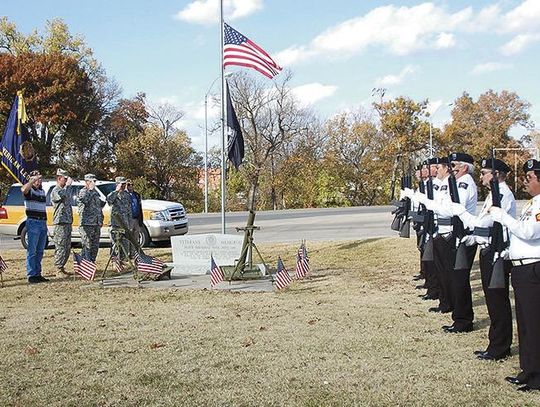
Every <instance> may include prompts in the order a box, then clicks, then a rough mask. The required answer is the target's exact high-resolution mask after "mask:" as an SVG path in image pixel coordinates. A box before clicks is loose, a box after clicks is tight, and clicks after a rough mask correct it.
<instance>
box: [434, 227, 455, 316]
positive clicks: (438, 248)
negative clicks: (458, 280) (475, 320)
mask: <svg viewBox="0 0 540 407" xmlns="http://www.w3.org/2000/svg"><path fill="white" fill-rule="evenodd" d="M455 260H456V239H455V238H454V237H452V236H451V235H448V236H447V238H445V237H443V236H441V235H438V236H437V237H435V239H433V263H434V266H435V267H434V268H435V274H436V276H437V279H438V281H439V288H440V290H439V308H440V309H441V311H443V312H448V311H452V310H453V309H454V296H453V294H452V280H451V278H452V273H453V272H454V263H455Z"/></svg>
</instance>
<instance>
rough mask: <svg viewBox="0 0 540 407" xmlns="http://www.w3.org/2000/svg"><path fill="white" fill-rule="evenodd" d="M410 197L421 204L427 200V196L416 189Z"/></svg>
mask: <svg viewBox="0 0 540 407" xmlns="http://www.w3.org/2000/svg"><path fill="white" fill-rule="evenodd" d="M411 199H413V200H415V201H416V202H418V203H421V204H422V205H425V204H426V201H428V198H427V196H426V195H425V194H423V193H421V192H419V191H416V192H415V193H414V194H413V195H412V197H411Z"/></svg>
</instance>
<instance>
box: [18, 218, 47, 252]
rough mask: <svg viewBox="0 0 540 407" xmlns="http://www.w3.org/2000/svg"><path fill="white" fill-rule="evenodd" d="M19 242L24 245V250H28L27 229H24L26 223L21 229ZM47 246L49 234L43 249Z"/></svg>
mask: <svg viewBox="0 0 540 407" xmlns="http://www.w3.org/2000/svg"><path fill="white" fill-rule="evenodd" d="M21 244H22V246H23V247H24V250H28V230H26V224H25V225H24V226H23V228H22V229H21ZM47 247H49V236H47V240H46V241H45V249H46V248H47Z"/></svg>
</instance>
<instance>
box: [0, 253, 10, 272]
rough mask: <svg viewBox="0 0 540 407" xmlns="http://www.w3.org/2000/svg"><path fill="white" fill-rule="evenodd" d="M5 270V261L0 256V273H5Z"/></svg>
mask: <svg viewBox="0 0 540 407" xmlns="http://www.w3.org/2000/svg"><path fill="white" fill-rule="evenodd" d="M7 268H8V267H7V264H6V262H5V260H4V259H3V258H2V256H0V273H3V272H4V271H6V270H7Z"/></svg>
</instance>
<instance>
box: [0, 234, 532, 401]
mask: <svg viewBox="0 0 540 407" xmlns="http://www.w3.org/2000/svg"><path fill="white" fill-rule="evenodd" d="M297 246H298V245H285V244H283V245H261V247H260V248H261V249H262V252H263V255H264V256H265V257H266V258H267V259H268V260H269V259H272V261H273V262H274V263H275V261H276V259H277V256H278V255H280V256H281V257H282V258H283V260H284V261H285V264H286V266H288V267H289V268H290V269H291V270H292V269H294V254H295V252H296V250H297ZM308 249H309V252H310V259H311V267H312V276H311V278H309V279H307V280H304V281H300V282H293V284H292V285H291V287H290V288H289V289H287V290H284V291H283V292H279V293H276V292H274V293H230V292H220V291H210V290H203V291H185V290H175V289H169V290H154V289H127V288H108V289H101V288H99V287H98V286H97V285H93V286H91V285H89V284H88V283H85V282H82V281H72V280H68V281H66V280H63V281H62V280H57V281H54V280H55V279H53V281H52V282H51V283H48V284H38V285H33V286H28V285H26V279H25V275H24V257H25V252H24V251H22V250H13V251H6V252H3V253H2V255H3V257H4V258H5V259H6V260H7V262H8V265H9V267H10V268H9V270H8V271H7V272H6V273H5V274H4V283H5V287H4V288H2V289H0V310H1V311H0V405H1V406H4V405H6V406H9V405H14V406H46V405H57V406H66V405H67V406H69V405H72V406H95V405H98V406H141V405H159V406H180V405H190V406H191V405H192V406H254V405H269V406H341V405H343V406H348V405H358V406H366V405H368V406H386V405H388V406H410V405H417V406H450V405H461V406H467V407H469V406H486V405H497V406H503V405H504V406H507V405H512V406H525V405H530V406H533V405H539V404H540V395H539V394H519V393H518V392H516V391H515V388H514V387H513V386H512V385H509V384H507V383H505V382H504V380H503V378H504V377H505V376H506V375H509V374H514V373H516V372H518V369H519V361H518V357H517V356H512V357H511V358H509V359H508V360H507V361H505V362H502V363H498V362H482V361H478V360H476V359H475V358H474V357H473V354H472V353H473V351H474V350H477V349H484V348H485V346H486V344H487V342H486V336H487V326H488V323H489V321H488V319H487V313H486V310H485V306H484V302H483V296H482V292H481V288H480V281H479V273H478V271H477V270H476V269H475V271H474V273H473V290H474V304H475V315H476V327H477V329H476V330H475V331H474V332H473V333H469V334H456V335H449V334H445V333H443V332H442V330H441V326H442V325H444V324H447V323H449V322H450V318H449V317H448V316H447V315H433V314H430V313H428V312H427V308H428V307H430V306H433V305H435V302H425V301H421V300H420V299H419V298H418V297H417V295H418V294H419V292H418V291H417V290H415V289H414V283H413V282H411V276H412V275H413V274H417V271H418V270H417V266H418V252H417V251H416V249H415V246H414V241H413V239H410V240H408V239H399V238H395V239H374V240H369V241H353V242H341V243H336V242H324V243H312V242H308ZM106 252H107V250H106V249H101V250H100V255H99V259H98V264H99V266H100V267H102V268H103V267H104V265H105V262H106V260H107V257H106V256H107V253H106ZM150 253H151V254H153V255H157V256H159V257H160V258H162V259H163V260H166V261H170V260H171V255H170V249H154V250H151V251H150ZM44 270H50V271H51V272H52V250H48V251H47V252H46V257H45V259H44ZM45 275H47V272H45ZM516 344H517V339H516ZM512 351H513V354H514V355H517V346H516V345H514V346H513V348H512Z"/></svg>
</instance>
